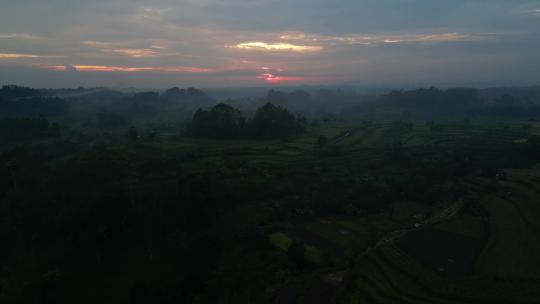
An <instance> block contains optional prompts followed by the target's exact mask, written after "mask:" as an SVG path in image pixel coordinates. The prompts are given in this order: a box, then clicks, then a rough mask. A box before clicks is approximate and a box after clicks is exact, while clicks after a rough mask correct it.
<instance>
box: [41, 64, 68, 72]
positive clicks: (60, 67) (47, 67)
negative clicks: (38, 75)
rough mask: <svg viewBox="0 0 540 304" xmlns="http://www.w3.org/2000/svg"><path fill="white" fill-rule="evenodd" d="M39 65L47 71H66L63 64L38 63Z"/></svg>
mask: <svg viewBox="0 0 540 304" xmlns="http://www.w3.org/2000/svg"><path fill="white" fill-rule="evenodd" d="M39 67H40V68H42V69H45V70H49V71H67V67H66V66H65V65H39Z"/></svg>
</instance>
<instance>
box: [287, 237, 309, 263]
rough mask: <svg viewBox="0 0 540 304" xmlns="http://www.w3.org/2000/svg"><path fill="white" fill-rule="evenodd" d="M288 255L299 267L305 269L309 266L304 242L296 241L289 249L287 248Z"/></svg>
mask: <svg viewBox="0 0 540 304" xmlns="http://www.w3.org/2000/svg"><path fill="white" fill-rule="evenodd" d="M287 256H288V257H289V260H290V261H291V262H293V263H294V264H295V265H296V266H297V267H298V268H300V269H303V268H305V267H306V266H307V261H306V247H305V245H304V242H300V241H294V242H293V243H292V244H291V246H290V247H289V249H287Z"/></svg>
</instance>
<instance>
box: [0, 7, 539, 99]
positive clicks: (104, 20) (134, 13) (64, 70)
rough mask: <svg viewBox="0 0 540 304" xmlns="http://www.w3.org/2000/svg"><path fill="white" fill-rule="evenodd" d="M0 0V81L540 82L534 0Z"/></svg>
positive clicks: (189, 83) (233, 84)
mask: <svg viewBox="0 0 540 304" xmlns="http://www.w3.org/2000/svg"><path fill="white" fill-rule="evenodd" d="M0 1H1V2H2V5H1V9H0V84H20V85H28V86H37V87H46V86H47V87H74V86H114V87H129V86H135V87H146V88H148V87H155V88H165V87H170V86H198V87H253V86H279V85H302V84H307V85H319V84H322V85H449V86H451V85H471V86H489V85H505V84H506V85H530V84H540V1H538V0H536V1H532V0H333V1H331V0H251V1H250V0H183V1H182V0H176V1H173V0H154V1H144V0H140V1H139V0H93V1H82V0H17V1H8V0H0Z"/></svg>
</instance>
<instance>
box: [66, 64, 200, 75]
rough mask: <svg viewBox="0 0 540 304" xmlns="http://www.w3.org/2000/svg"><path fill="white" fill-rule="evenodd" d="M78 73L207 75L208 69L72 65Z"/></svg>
mask: <svg viewBox="0 0 540 304" xmlns="http://www.w3.org/2000/svg"><path fill="white" fill-rule="evenodd" d="M73 67H74V68H75V69H76V70H77V71H78V72H131V73H132V72H176V73H208V72H210V69H207V68H200V67H183V66H173V67H120V66H106V65H73Z"/></svg>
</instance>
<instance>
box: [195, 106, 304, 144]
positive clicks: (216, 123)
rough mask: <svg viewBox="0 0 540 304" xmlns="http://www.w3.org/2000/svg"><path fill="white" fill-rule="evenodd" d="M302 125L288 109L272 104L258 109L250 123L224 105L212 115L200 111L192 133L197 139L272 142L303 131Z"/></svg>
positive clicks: (233, 109)
mask: <svg viewBox="0 0 540 304" xmlns="http://www.w3.org/2000/svg"><path fill="white" fill-rule="evenodd" d="M302 121H304V120H302V119H296V118H295V116H294V115H292V114H291V113H289V111H287V109H285V108H282V107H280V106H275V105H273V104H272V103H266V104H265V105H264V106H262V107H261V108H259V109H257V111H256V112H255V115H254V117H253V118H252V119H251V120H249V121H248V120H247V119H246V118H245V117H244V116H243V115H242V112H240V110H238V109H235V108H233V107H231V106H230V105H227V104H223V103H220V104H218V105H216V106H214V107H213V108H212V109H211V110H209V111H206V110H202V109H199V110H197V112H196V113H195V115H194V116H193V119H192V122H191V133H192V135H193V136H195V137H205V138H217V139H234V138H257V139H271V138H280V137H285V136H288V135H290V134H293V133H295V132H298V131H300V130H301V129H302V127H301V125H302Z"/></svg>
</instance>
